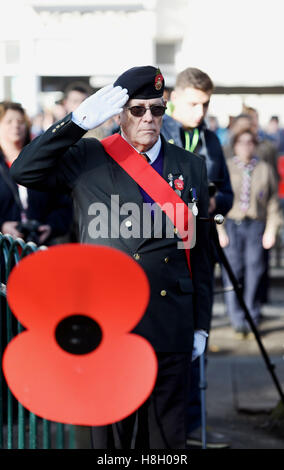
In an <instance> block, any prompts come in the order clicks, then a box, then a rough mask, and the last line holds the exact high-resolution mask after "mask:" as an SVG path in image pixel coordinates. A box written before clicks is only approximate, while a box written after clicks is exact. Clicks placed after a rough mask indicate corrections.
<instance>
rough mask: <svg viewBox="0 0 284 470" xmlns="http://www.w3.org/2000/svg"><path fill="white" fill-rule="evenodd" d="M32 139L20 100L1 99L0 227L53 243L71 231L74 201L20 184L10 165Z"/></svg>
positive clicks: (42, 242)
mask: <svg viewBox="0 0 284 470" xmlns="http://www.w3.org/2000/svg"><path fill="white" fill-rule="evenodd" d="M29 141H30V123H29V119H28V117H27V115H26V113H25V111H24V109H23V108H22V106H21V105H20V104H19V103H13V102H8V101H5V102H2V103H0V231H1V232H2V233H3V234H7V233H8V234H10V235H12V236H13V237H14V238H17V237H21V238H24V239H26V240H31V239H32V237H33V238H35V239H34V240H33V241H35V242H36V243H37V244H38V245H41V244H52V243H54V239H55V238H56V237H59V236H63V235H65V234H66V233H68V231H69V229H70V225H71V223H72V202H71V199H69V197H68V196H66V195H59V194H55V193H46V192H39V191H35V190H31V189H26V188H24V187H23V186H19V185H17V184H16V183H15V182H14V181H13V180H12V178H11V176H10V173H9V167H10V166H11V165H12V163H13V161H14V160H15V159H16V158H17V157H18V155H19V153H20V151H21V150H22V148H23V147H24V145H26V144H27V143H28V142H29Z"/></svg>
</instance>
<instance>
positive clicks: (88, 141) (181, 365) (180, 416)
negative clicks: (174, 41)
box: [11, 66, 211, 449]
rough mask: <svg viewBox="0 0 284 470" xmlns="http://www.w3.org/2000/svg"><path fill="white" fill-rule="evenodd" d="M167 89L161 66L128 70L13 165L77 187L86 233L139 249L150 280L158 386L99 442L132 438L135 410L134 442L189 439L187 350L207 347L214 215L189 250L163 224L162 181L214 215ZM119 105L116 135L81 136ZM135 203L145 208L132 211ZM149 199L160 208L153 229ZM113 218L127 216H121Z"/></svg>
mask: <svg viewBox="0 0 284 470" xmlns="http://www.w3.org/2000/svg"><path fill="white" fill-rule="evenodd" d="M163 91H164V78H163V76H162V74H161V72H160V70H159V69H157V68H156V67H153V66H143V67H134V68H131V69H129V70H127V71H126V72H124V73H123V74H122V75H120V76H119V77H118V79H117V80H116V81H115V83H114V84H113V85H109V86H107V87H104V88H102V89H100V90H99V91H98V92H97V93H95V94H93V95H92V96H90V97H88V98H87V99H86V100H85V101H84V102H83V103H82V104H81V105H80V106H79V107H78V108H77V109H76V110H75V111H74V112H73V113H71V114H69V115H67V116H66V117H65V118H64V119H63V120H61V121H59V122H57V123H56V124H54V125H53V126H52V127H51V128H49V129H48V130H47V131H46V132H45V133H44V134H43V135H41V136H39V137H38V138H36V139H34V140H33V141H32V142H31V143H30V144H29V145H28V146H26V147H25V148H24V150H23V151H22V153H21V154H20V156H19V157H18V159H17V160H16V161H15V162H14V164H13V166H12V168H11V172H12V175H13V177H14V179H15V180H16V181H17V183H19V184H22V185H24V186H27V187H30V188H35V189H41V190H48V191H50V190H54V189H60V190H62V191H65V192H67V193H70V194H71V195H72V197H73V201H74V211H75V218H76V223H77V226H78V234H79V239H80V242H81V243H93V244H96V245H107V246H110V247H114V248H116V249H119V250H121V251H123V252H125V253H127V254H128V255H129V256H133V257H134V259H135V260H136V261H137V262H138V263H139V264H140V265H141V267H142V268H143V269H144V270H145V272H146V275H147V277H148V280H149V284H150V289H151V294H150V301H149V305H148V308H147V310H146V312H145V315H144V316H143V318H142V320H141V321H140V322H139V324H138V325H137V326H136V327H135V329H134V330H133V331H134V332H135V333H137V334H139V335H141V336H143V337H144V338H146V339H147V340H148V341H149V342H150V343H151V344H152V346H153V347H154V349H155V352H156V355H157V359H158V376H157V380H156V384H155V388H154V390H153V392H152V394H151V396H150V397H149V399H148V400H147V401H146V402H145V403H144V404H143V405H142V406H141V407H140V408H139V409H138V411H137V412H136V413H134V414H132V415H131V416H129V417H128V418H126V419H125V420H123V421H120V422H119V423H114V424H113V425H111V426H103V427H94V428H93V444H94V447H96V448H101V449H102V448H110V447H114V448H130V445H131V442H133V427H134V422H135V419H136V418H137V416H138V418H137V419H138V429H137V431H136V433H135V436H134V437H135V438H136V444H135V446H136V448H144V449H145V448H150V449H167V448H169V449H170V448H171V449H183V448H185V441H186V432H185V410H186V394H187V393H188V377H189V373H188V367H189V364H190V360H189V358H190V357H192V356H193V357H197V356H198V355H199V354H201V353H202V352H203V350H204V347H205V342H206V337H207V331H208V329H209V319H210V302H209V301H208V299H209V293H210V282H211V274H210V263H209V258H208V249H209V235H208V225H209V224H206V223H202V222H201V221H199V220H198V218H197V223H196V243H195V246H194V247H193V248H191V249H190V251H189V256H187V255H188V250H185V249H181V247H180V242H181V238H180V235H181V234H180V232H181V231H180V230H178V229H177V225H176V226H175V227H174V229H173V230H172V231H171V232H170V233H169V230H166V229H165V228H166V226H167V227H168V225H167V223H166V222H167V220H168V218H169V217H170V216H169V213H166V211H164V210H162V211H161V209H159V208H158V209H157V205H158V204H155V203H158V202H159V198H160V190H159V188H160V187H163V195H166V196H165V198H166V200H167V201H168V202H173V201H174V202H173V205H174V206H175V207H176V205H177V204H176V203H177V201H179V202H180V203H181V204H184V205H186V206H187V207H188V205H190V204H191V206H192V205H193V207H194V213H195V216H194V217H196V214H197V212H198V217H201V218H203V217H205V218H206V217H208V202H209V196H208V186H207V173H206V165H205V162H204V160H203V159H202V158H201V157H199V156H194V157H193V158H191V159H188V153H187V152H186V151H185V150H184V149H182V148H179V147H177V146H175V145H172V144H168V143H167V142H166V140H165V139H164V138H163V137H162V136H161V135H160V128H161V125H162V119H163V114H164V112H165V109H166V103H165V101H164V100H163ZM118 114H119V119H120V125H121V134H116V135H115V136H112V140H111V145H110V144H108V143H107V142H105V141H107V139H105V141H102V142H100V141H98V140H97V139H93V138H82V137H83V136H84V134H85V133H86V132H87V131H88V130H90V129H94V128H96V127H98V126H100V125H101V124H102V123H103V122H105V121H106V120H107V119H109V118H111V117H112V116H115V115H118ZM128 154H130V157H129V158H130V160H131V165H130V164H128ZM145 154H146V155H145ZM126 157H127V158H126ZM130 160H129V161H130ZM141 162H143V163H141ZM143 165H144V166H143ZM149 165H151V169H150V171H151V177H148V178H147V181H145V178H144V180H143V171H144V170H145V171H144V172H145V173H147V170H148V169H149ZM146 168H147V169H146ZM142 169H143V171H142ZM136 170H137V171H136ZM147 174H148V173H147ZM165 182H166V183H167V184H165ZM165 187H166V188H165ZM129 204H132V206H131V207H132V208H133V207H135V208H137V209H140V210H132V211H130V214H129V213H127V210H126V208H127V207H128V208H129V207H130V206H129ZM145 204H146V206H147V207H150V208H151V209H153V208H154V209H155V210H154V209H153V210H152V211H151V216H150V229H149V227H148V226H147V227H146V228H147V230H144V229H145V226H146V225H147V224H146V223H145V221H144V219H143V217H144V218H145V214H146V212H147V211H145V210H144V207H145ZM191 206H190V207H191ZM102 207H103V208H105V209H106V210H101V215H100V220H99V223H98V218H97V217H98V216H97V213H98V208H100V209H101V208H102ZM159 211H160V213H161V214H162V217H161V218H160V219H159V220H161V224H160V226H159V225H158V229H157V227H156V226H155V223H154V222H155V216H156V215H157V214H158V215H159ZM161 214H160V215H161ZM94 215H96V217H94ZM142 219H143V220H142ZM114 220H116V221H117V220H118V221H119V223H118V224H116V225H115V226H114V223H113V221H114ZM147 220H148V222H149V218H148V219H147ZM190 223H192V221H191V220H190ZM148 225H149V224H148ZM94 269H96V268H95V267H94ZM106 283H107V279H106ZM110 294H111V293H110ZM113 393H115V390H114V391H113Z"/></svg>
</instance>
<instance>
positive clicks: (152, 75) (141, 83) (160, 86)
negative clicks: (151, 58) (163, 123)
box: [113, 65, 165, 100]
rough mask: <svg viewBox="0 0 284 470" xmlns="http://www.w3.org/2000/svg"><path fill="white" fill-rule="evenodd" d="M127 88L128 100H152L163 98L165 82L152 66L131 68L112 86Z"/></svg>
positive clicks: (157, 70)
mask: <svg viewBox="0 0 284 470" xmlns="http://www.w3.org/2000/svg"><path fill="white" fill-rule="evenodd" d="M118 85H119V86H121V87H122V88H127V90H128V95H129V99H132V98H137V99H144V100H148V99H152V98H160V97H161V96H163V92H164V87H165V81H164V77H163V75H162V74H161V71H160V69H158V68H156V67H153V66H152V65H146V66H143V67H133V68H131V69H128V70H126V72H124V73H123V74H121V75H120V76H119V77H118V78H117V80H116V81H115V82H114V84H113V86H118Z"/></svg>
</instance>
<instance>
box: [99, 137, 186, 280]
mask: <svg viewBox="0 0 284 470" xmlns="http://www.w3.org/2000/svg"><path fill="white" fill-rule="evenodd" d="M101 144H102V145H103V147H104V149H105V151H106V152H107V153H108V154H109V155H110V156H111V157H112V158H113V159H114V160H115V161H116V162H117V163H118V164H119V165H120V166H121V168H123V169H124V170H125V171H126V172H127V173H128V174H129V176H131V178H133V179H134V181H136V183H137V184H138V185H139V186H141V188H142V189H144V191H146V192H147V194H149V196H150V197H151V198H152V199H153V201H155V202H156V203H157V204H158V205H159V206H160V208H161V209H162V210H163V211H164V212H165V214H166V215H167V217H169V219H170V220H171V222H172V223H173V224H174V226H175V227H176V228H177V230H178V232H179V234H180V236H181V238H182V240H183V242H184V244H185V253H186V259H187V263H188V268H189V272H190V276H191V266H190V253H189V248H187V246H189V244H190V240H191V239H192V236H193V223H191V224H190V226H189V222H190V221H191V222H192V217H193V215H192V212H191V211H190V209H189V207H188V206H187V205H186V204H185V203H184V201H183V200H182V199H181V198H180V197H179V196H178V195H177V193H176V192H175V191H174V190H173V189H172V188H171V187H170V185H169V184H168V183H167V181H165V180H164V178H162V177H161V176H160V175H159V173H158V172H157V171H156V170H154V169H153V168H152V167H151V165H149V163H147V162H146V161H145V160H144V158H141V155H140V154H139V153H138V152H137V151H136V150H135V149H134V148H133V147H131V145H129V144H128V142H126V140H125V139H123V138H122V137H121V136H120V135H119V134H114V135H111V136H110V137H106V138H105V139H102V141H101ZM138 155H139V158H137V156H138ZM169 203H170V207H169ZM188 228H190V233H188Z"/></svg>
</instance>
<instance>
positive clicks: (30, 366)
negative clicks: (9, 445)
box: [3, 244, 157, 425]
mask: <svg viewBox="0 0 284 470" xmlns="http://www.w3.org/2000/svg"><path fill="white" fill-rule="evenodd" d="M7 299H8V302H9V305H10V308H11V310H12V311H13V313H14V314H15V315H16V316H17V318H18V320H19V321H20V323H21V324H22V325H23V327H25V328H26V330H25V331H24V332H23V333H20V334H19V335H18V336H16V337H15V338H14V339H13V340H12V341H11V342H10V343H9V345H8V346H7V348H6V350H5V353H4V358H3V369H4V373H5V376H6V379H7V382H8V385H9V387H10V389H11V391H12V393H13V394H14V395H15V397H16V398H17V400H18V401H19V402H20V403H21V404H22V405H23V406H24V407H26V408H27V409H28V410H30V411H32V412H33V413H34V414H36V415H38V416H41V417H43V418H45V419H48V420H51V421H57V422H61V423H70V424H77V425H105V424H110V423H113V422H116V421H118V420H121V419H123V418H125V417H126V416H128V415H129V414H131V413H132V412H134V411H135V410H136V409H137V408H138V407H139V406H140V405H141V404H142V403H143V402H144V401H145V400H146V399H147V398H148V396H149V395H150V393H151V392H152V390H153V387H154V384H155V380H156V374H157V359H156V356H155V353H154V350H153V348H152V346H151V345H150V344H149V343H148V342H147V341H146V340H145V339H144V338H142V337H140V336H138V335H135V334H131V333H129V332H130V331H131V330H132V329H133V328H134V326H136V324H137V323H138V322H139V321H140V319H141V318H142V316H143V315H144V312H145V310H146V308H147V305H148V301H149V285H148V279H147V277H146V275H145V273H144V271H143V270H142V268H141V267H140V266H139V265H138V264H137V263H136V262H135V261H134V260H133V259H132V258H130V257H129V256H128V255H126V254H124V253H122V252H120V251H118V250H115V249H112V248H108V247H99V246H93V245H79V244H78V245H77V244H66V245H58V246H54V247H51V248H49V249H48V250H45V251H37V252H35V253H33V254H31V255H29V256H27V257H26V258H24V259H23V260H22V261H20V262H19V264H18V265H17V266H16V267H15V268H14V269H13V271H12V273H11V275H10V277H9V280H8V285H7Z"/></svg>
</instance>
